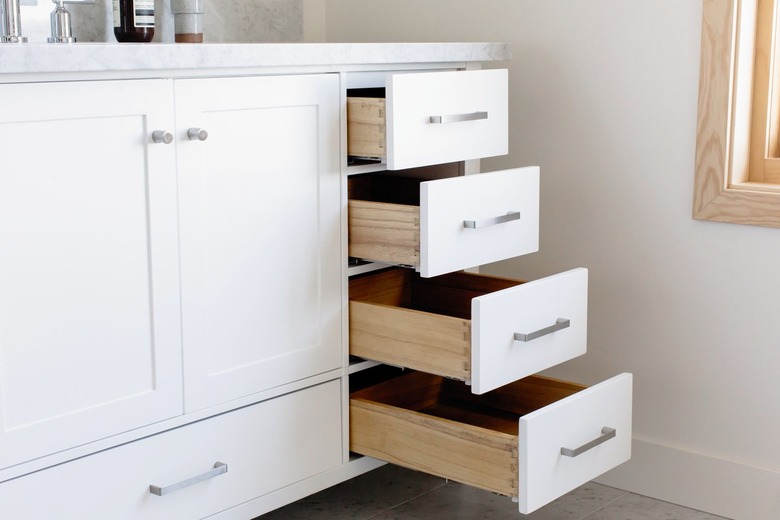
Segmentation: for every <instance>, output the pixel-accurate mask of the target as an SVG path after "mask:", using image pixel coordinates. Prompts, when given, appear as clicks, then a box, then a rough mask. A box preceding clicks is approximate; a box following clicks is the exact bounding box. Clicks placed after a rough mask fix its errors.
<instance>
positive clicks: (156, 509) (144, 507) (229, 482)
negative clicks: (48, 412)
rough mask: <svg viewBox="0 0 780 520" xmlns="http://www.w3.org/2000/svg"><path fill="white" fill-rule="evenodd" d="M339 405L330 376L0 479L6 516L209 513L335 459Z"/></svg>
mask: <svg viewBox="0 0 780 520" xmlns="http://www.w3.org/2000/svg"><path fill="white" fill-rule="evenodd" d="M340 404H341V392H340V383H339V382H338V381H332V382H329V383H324V384H321V385H318V386H315V387H312V388H309V389H306V390H301V391H299V392H294V393H291V394H287V395H284V396H281V397H278V398H275V399H271V400H268V401H264V402H262V403H259V404H256V405H252V406H248V407H245V408H241V409H239V410H236V411H233V412H229V413H226V414H223V415H220V416H217V417H214V418H211V419H206V420H203V421H200V422H197V423H194V424H191V425H188V426H184V427H181V428H177V429H174V430H171V431H168V432H165V433H161V434H159V435H155V436H152V437H148V438H145V439H142V440H139V441H135V442H132V443H129V444H125V445H123V446H120V447H117V448H113V449H110V450H107V451H104V452H100V453H97V454H95V455H91V456H88V457H85V458H82V459H78V460H75V461H73V462H69V463H66V464H62V465H60V466H55V467H52V468H49V469H46V470H43V471H40V472H38V473H32V474H30V475H27V476H24V477H20V478H18V479H16V480H11V481H8V482H4V483H2V484H0V504H2V510H3V517H4V518H20V519H21V518H24V519H25V520H37V519H50V518H57V519H73V520H84V519H88V518H89V519H92V518H95V519H97V518H111V519H127V520H137V519H141V518H142V519H144V520H149V519H160V520H172V519H186V520H192V519H195V518H203V517H206V516H209V515H212V514H214V513H217V512H219V511H222V510H224V509H227V508H229V507H231V506H234V505H237V504H239V503H243V502H246V501H248V500H251V499H253V498H255V497H258V496H261V495H264V494H266V493H269V492H270V491H273V490H275V489H278V488H281V487H283V486H286V485H289V484H292V483H294V482H297V481H299V480H302V479H304V478H306V477H309V476H311V475H314V474H317V473H319V472H322V471H325V470H327V469H330V468H333V467H335V466H337V465H339V464H340V463H341V459H342V445H341V413H340ZM216 463H222V464H226V467H224V466H218V467H216V468H215V464H216ZM225 469H227V471H226V472H223V471H224V470H225ZM186 484H188V485H186ZM150 485H154V486H158V487H160V488H162V491H161V492H162V493H163V494H162V496H157V495H155V494H153V493H152V492H151V489H150ZM180 486H183V487H181V488H180V489H177V488H178V487H180ZM41 490H45V497H42V496H41ZM41 498H44V499H41Z"/></svg>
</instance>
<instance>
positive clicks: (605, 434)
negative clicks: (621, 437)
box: [561, 426, 617, 457]
mask: <svg viewBox="0 0 780 520" xmlns="http://www.w3.org/2000/svg"><path fill="white" fill-rule="evenodd" d="M616 435H617V430H615V428H610V427H609V426H604V427H603V428H602V429H601V437H598V438H596V439H593V440H592V441H590V442H589V443H587V444H583V445H582V446H580V447H579V448H575V449H571V448H561V455H563V456H564V457H577V456H578V455H582V454H583V453H585V452H586V451H588V450H592V449H593V448H595V447H596V446H598V445H599V444H604V443H605V442H607V441H608V440H610V439H614V438H615V436H616Z"/></svg>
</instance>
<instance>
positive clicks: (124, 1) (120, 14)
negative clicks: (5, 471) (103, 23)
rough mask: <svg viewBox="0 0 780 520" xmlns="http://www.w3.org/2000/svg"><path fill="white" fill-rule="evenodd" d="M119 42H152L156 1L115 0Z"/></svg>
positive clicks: (116, 32) (116, 27) (115, 28)
mask: <svg viewBox="0 0 780 520" xmlns="http://www.w3.org/2000/svg"><path fill="white" fill-rule="evenodd" d="M113 4H114V6H113V7H114V36H116V41H118V42H150V41H152V38H153V37H154V0H113Z"/></svg>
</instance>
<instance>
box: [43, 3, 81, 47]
mask: <svg viewBox="0 0 780 520" xmlns="http://www.w3.org/2000/svg"><path fill="white" fill-rule="evenodd" d="M52 1H53V2H54V3H55V4H57V7H55V8H54V11H52V12H51V36H49V37H48V38H46V41H47V42H49V43H74V42H75V41H76V38H75V37H74V36H73V30H72V29H71V23H70V12H68V10H67V9H65V1H64V0H52Z"/></svg>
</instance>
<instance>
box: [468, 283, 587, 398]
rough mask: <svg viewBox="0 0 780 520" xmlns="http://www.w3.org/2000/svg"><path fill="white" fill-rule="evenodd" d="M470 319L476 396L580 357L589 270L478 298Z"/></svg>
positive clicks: (583, 349)
mask: <svg viewBox="0 0 780 520" xmlns="http://www.w3.org/2000/svg"><path fill="white" fill-rule="evenodd" d="M471 319H472V331H471V369H472V390H473V392H474V393H475V394H482V393H485V392H487V391H489V390H493V389H494V388H498V387H500V386H503V385H505V384H507V383H511V382H512V381H516V380H518V379H520V378H523V377H526V376H528V375H531V374H534V373H536V372H539V371H541V370H544V369H546V368H550V367H552V366H555V365H557V364H559V363H562V362H564V361H566V360H568V359H572V358H574V357H577V356H579V355H582V354H584V353H585V352H586V350H587V336H588V270H587V269H584V268H578V269H573V270H571V271H567V272H565V273H560V274H556V275H553V276H550V277H547V278H543V279H541V280H534V281H532V282H527V283H524V284H521V285H518V286H517V287H512V288H510V289H504V290H502V291H497V292H494V293H490V294H487V295H485V296H480V297H478V298H474V299H473V300H472V304H471ZM564 320H565V321H564ZM556 329H557V330H556ZM516 334H517V337H516V336H515V335H516Z"/></svg>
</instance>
